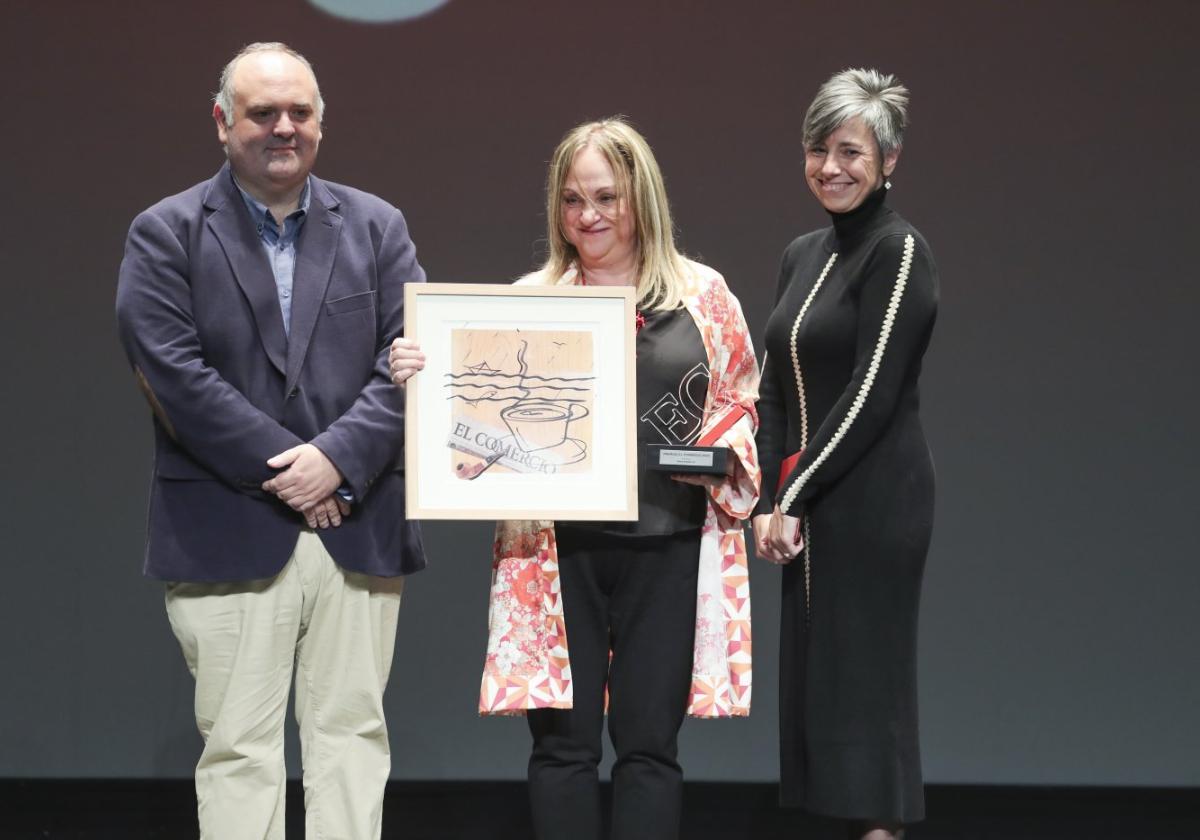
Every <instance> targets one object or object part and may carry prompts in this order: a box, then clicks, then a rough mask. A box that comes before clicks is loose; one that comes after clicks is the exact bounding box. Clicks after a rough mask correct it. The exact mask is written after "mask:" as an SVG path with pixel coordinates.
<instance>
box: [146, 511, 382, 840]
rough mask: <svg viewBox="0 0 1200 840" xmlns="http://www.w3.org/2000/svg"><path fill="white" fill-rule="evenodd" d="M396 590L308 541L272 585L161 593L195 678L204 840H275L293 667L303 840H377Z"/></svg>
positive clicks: (176, 586)
mask: <svg viewBox="0 0 1200 840" xmlns="http://www.w3.org/2000/svg"><path fill="white" fill-rule="evenodd" d="M403 586H404V579H403V578H399V577H396V578H380V577H372V576H370V575H363V574H356V573H353V572H347V571H345V570H343V569H341V568H340V567H339V566H338V565H337V564H336V563H334V561H333V558H332V557H330V556H329V552H327V551H326V550H325V547H324V545H322V543H321V540H320V538H319V537H317V535H316V534H314V533H312V532H311V531H304V532H302V533H301V534H300V538H299V540H298V541H297V543H296V550H295V552H294V553H293V554H292V557H291V558H290V559H289V560H288V563H287V565H286V566H285V567H284V569H283V571H281V572H280V573H279V574H278V575H276V576H275V577H274V578H270V579H267V580H257V581H248V582H236V583H169V584H167V594H166V602H167V617H168V618H169V619H170V622H171V628H172V630H174V631H175V636H176V638H177V639H178V640H179V644H180V646H181V647H182V648H183V655H184V658H185V659H186V660H187V665H188V669H189V670H190V671H191V672H192V676H194V677H195V678H196V724H197V726H199V728H200V734H201V735H202V736H203V737H204V752H203V753H202V754H201V756H200V762H199V763H198V764H197V765H196V800H197V802H198V805H199V816H200V836H201V838H202V840H279V839H280V838H283V836H284V791H285V785H286V781H287V774H286V771H285V769H284V760H283V726H284V718H285V717H286V715H287V699H288V690H289V687H290V684H291V680H292V670H293V666H295V673H296V720H297V722H298V723H299V724H300V742H301V746H302V749H301V760H302V764H303V768H304V809H305V829H306V831H305V834H306V836H307V838H308V840H372V838H378V837H379V836H380V830H381V825H382V811H383V789H384V785H385V784H386V782H387V778H388V773H389V771H390V769H391V753H390V750H389V747H388V735H387V725H386V723H385V722H384V717H383V690H384V687H385V685H386V684H387V679H388V673H389V671H390V670H391V666H392V650H393V647H394V645H395V638H396V621H397V617H398V614H399V610H400V594H401V591H402V589H403Z"/></svg>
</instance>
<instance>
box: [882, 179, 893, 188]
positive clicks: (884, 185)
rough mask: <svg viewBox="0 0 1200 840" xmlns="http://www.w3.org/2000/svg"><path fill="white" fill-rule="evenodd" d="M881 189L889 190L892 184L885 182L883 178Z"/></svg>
mask: <svg viewBox="0 0 1200 840" xmlns="http://www.w3.org/2000/svg"><path fill="white" fill-rule="evenodd" d="M883 188H884V189H885V190H890V189H891V188H892V182H891V181H889V180H887V179H886V178H884V180H883Z"/></svg>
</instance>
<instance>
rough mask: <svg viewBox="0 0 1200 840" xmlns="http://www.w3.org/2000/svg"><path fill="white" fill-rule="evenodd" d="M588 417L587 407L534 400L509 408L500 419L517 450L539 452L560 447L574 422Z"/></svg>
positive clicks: (501, 413)
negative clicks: (510, 434)
mask: <svg viewBox="0 0 1200 840" xmlns="http://www.w3.org/2000/svg"><path fill="white" fill-rule="evenodd" d="M587 414H588V410H587V407H586V406H584V405H581V404H579V403H555V402H546V401H536V400H535V401H531V402H519V403H515V404H513V405H510V406H509V407H508V408H506V409H504V410H503V411H501V412H500V418H501V419H502V420H504V425H506V426H508V430H509V431H510V432H512V433H513V440H515V441H516V442H517V446H519V447H521V449H523V450H524V451H526V452H536V451H537V450H539V449H549V448H550V447H552V446H558V445H559V444H560V443H562V442H563V441H564V440H566V439H567V427H568V426H569V425H570V424H571V421H572V420H578V419H579V418H581V417H586V416H587Z"/></svg>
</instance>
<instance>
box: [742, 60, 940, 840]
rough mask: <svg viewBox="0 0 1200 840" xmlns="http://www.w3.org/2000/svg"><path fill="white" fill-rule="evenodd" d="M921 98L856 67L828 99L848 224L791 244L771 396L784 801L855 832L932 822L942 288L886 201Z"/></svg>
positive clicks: (823, 155)
mask: <svg viewBox="0 0 1200 840" xmlns="http://www.w3.org/2000/svg"><path fill="white" fill-rule="evenodd" d="M907 105H908V91H907V90H906V89H905V88H904V87H902V86H901V85H900V84H899V82H898V81H897V80H896V79H895V77H894V76H890V75H885V74H882V73H879V72H877V71H875V70H846V71H843V72H841V73H838V74H836V75H834V76H833V77H832V78H830V79H829V81H827V82H826V83H825V84H824V85H822V86H821V89H820V90H819V91H818V92H817V96H816V98H815V99H814V100H813V103H812V105H811V106H809V109H808V112H807V114H806V115H805V120H804V148H805V180H806V181H807V183H808V186H809V188H810V189H811V190H812V192H813V194H814V195H815V196H816V197H817V200H818V201H819V202H820V203H821V205H822V206H823V207H824V208H825V209H826V210H827V211H829V214H830V216H831V217H832V220H833V225H832V227H828V228H824V229H822V230H817V231H813V232H812V233H808V234H805V235H804V236H801V237H799V238H797V239H796V240H795V241H794V242H792V244H791V245H789V246H788V248H787V250H786V251H785V252H784V255H783V263H782V266H781V268H780V277H779V289H778V292H777V296H776V305H775V309H774V311H773V312H772V313H771V317H770V319H769V321H768V322H767V335H766V359H765V362H764V367H763V373H762V383H761V399H760V401H759V403H758V409H759V416H760V423H761V425H760V428H759V431H758V435H757V441H758V452H759V457H760V458H761V462H762V467H763V492H762V497H761V500H760V502H759V506H758V508H757V510H756V515H755V517H754V536H755V544H756V549H757V552H758V554H759V556H760V557H763V558H764V559H766V560H769V561H771V562H774V563H780V564H783V616H782V621H781V636H782V638H781V642H780V659H781V661H780V741H781V744H780V747H781V774H780V775H781V800H782V802H783V804H785V805H793V806H799V807H802V808H804V809H806V810H808V811H810V812H812V813H817V814H823V815H827V816H832V817H836V818H840V819H844V820H846V824H847V831H848V834H847V836H848V837H851V838H854V840H859V838H862V840H889V838H899V837H901V836H902V833H903V832H902V829H903V826H904V824H906V823H910V822H915V821H917V820H920V819H922V818H923V816H924V795H923V789H922V782H921V760H920V750H919V744H918V736H917V685H916V664H917V663H916V647H917V608H918V603H919V600H920V590H921V575H922V571H923V568H924V565H925V554H926V550H927V549H928V546H929V538H930V532H931V529H932V525H933V463H932V460H931V458H930V454H929V448H928V446H927V445H926V442H925V434H924V432H923V431H922V428H921V421H920V417H919V414H918V407H919V398H918V391H917V379H918V376H919V374H920V372H921V358H922V356H923V355H924V353H925V348H926V346H927V345H928V343H929V336H930V333H931V331H932V329H933V322H934V315H935V312H936V308H937V296H938V291H937V270H936V268H935V267H934V264H933V258H932V256H931V255H930V252H929V247H928V246H927V245H926V243H925V240H924V239H923V238H922V237H921V234H919V233H918V232H917V231H916V230H915V229H914V228H913V227H912V226H911V225H910V224H908V222H906V221H905V220H904V219H902V218H901V217H900V216H899V215H898V214H897V213H896V212H894V211H893V210H891V209H890V208H889V207H888V206H887V204H886V202H885V198H886V196H887V193H888V190H889V189H890V187H891V183H890V181H889V180H888V178H889V176H891V175H892V173H893V171H894V170H895V168H896V162H897V159H898V158H899V155H900V145H901V139H902V134H903V130H904V127H905V125H906V124H907V113H906V112H907ZM797 453H798V457H795V458H792V457H790V456H795V455H797Z"/></svg>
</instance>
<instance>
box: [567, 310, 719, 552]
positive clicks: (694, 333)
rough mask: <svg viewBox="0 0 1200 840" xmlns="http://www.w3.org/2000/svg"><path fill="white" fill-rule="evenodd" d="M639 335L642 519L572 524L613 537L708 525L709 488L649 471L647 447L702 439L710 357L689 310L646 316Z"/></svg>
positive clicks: (639, 440) (639, 432) (640, 508)
mask: <svg viewBox="0 0 1200 840" xmlns="http://www.w3.org/2000/svg"><path fill="white" fill-rule="evenodd" d="M642 315H643V317H644V318H645V323H644V324H643V325H642V327H641V329H639V330H638V334H637V345H636V346H637V413H638V424H637V443H638V446H637V449H638V471H637V477H638V518H637V521H635V522H569V523H562V524H565V525H566V526H567V527H577V528H592V529H598V530H601V531H604V532H606V533H611V534H624V535H630V534H637V535H649V534H675V533H679V532H680V531H688V530H693V529H698V528H700V527H701V526H702V525H703V524H704V488H702V487H697V486H695V485H692V484H684V483H682V482H679V481H675V480H674V479H672V478H671V476H670V473H666V472H662V471H659V470H651V469H648V468H647V465H648V458H647V448H648V447H651V446H667V445H669V446H686V445H688V444H691V443H693V442H695V440H696V438H697V437H699V435H700V426H701V423H702V421H703V417H704V400H705V396H706V395H707V393H708V383H709V372H708V353H707V352H706V351H705V349H704V340H703V338H702V337H701V335H700V330H699V329H698V328H697V327H696V322H695V321H694V320H693V319H692V315H691V313H690V312H688V310H687V309H686V308H685V307H682V306H681V307H679V308H678V309H672V310H669V311H648V312H644V313H642Z"/></svg>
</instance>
